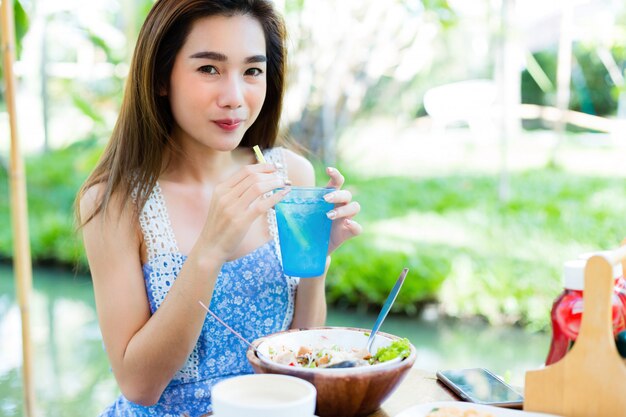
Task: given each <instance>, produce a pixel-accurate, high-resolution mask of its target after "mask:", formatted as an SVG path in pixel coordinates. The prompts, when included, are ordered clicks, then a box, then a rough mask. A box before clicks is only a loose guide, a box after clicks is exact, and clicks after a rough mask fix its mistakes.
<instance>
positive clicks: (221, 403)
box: [211, 374, 317, 417]
mask: <svg viewBox="0 0 626 417" xmlns="http://www.w3.org/2000/svg"><path fill="white" fill-rule="evenodd" d="M316 394H317V392H316V390H315V387H314V386H313V384H311V383H310V382H307V381H305V380H303V379H300V378H296V377H293V376H288V375H277V374H252V375H242V376H236V377H233V378H229V379H225V380H223V381H220V382H219V383H217V384H216V385H215V386H214V387H213V389H212V390H211V398H212V402H213V413H214V414H213V415H214V417H295V416H297V417H313V413H314V411H315V397H316Z"/></svg>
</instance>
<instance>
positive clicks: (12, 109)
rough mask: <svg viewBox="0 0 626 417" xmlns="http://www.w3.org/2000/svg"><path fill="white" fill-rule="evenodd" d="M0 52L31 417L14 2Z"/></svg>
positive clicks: (5, 12)
mask: <svg viewBox="0 0 626 417" xmlns="http://www.w3.org/2000/svg"><path fill="white" fill-rule="evenodd" d="M1 18H2V51H3V52H4V54H3V55H4V83H5V86H6V94H5V98H6V105H7V110H8V112H9V126H10V128H11V154H10V159H9V162H10V163H9V166H10V169H9V182H10V190H11V191H10V192H11V223H12V225H13V269H14V271H15V278H16V290H17V299H18V303H19V307H20V314H21V318H22V375H23V387H24V416H25V417H34V415H35V414H34V408H35V407H34V404H35V394H34V393H35V391H34V387H33V379H32V360H31V356H32V355H31V352H32V346H31V337H30V293H31V289H32V266H31V258H30V241H29V238H28V206H27V203H26V175H25V172H24V161H23V160H22V155H21V153H20V146H19V136H18V128H17V113H16V100H15V92H16V82H15V74H14V73H13V62H14V61H15V20H14V17H13V0H2V17H1Z"/></svg>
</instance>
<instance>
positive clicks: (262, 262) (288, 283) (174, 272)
mask: <svg viewBox="0 0 626 417" xmlns="http://www.w3.org/2000/svg"><path fill="white" fill-rule="evenodd" d="M264 156H265V158H266V159H267V161H268V162H270V163H275V162H280V163H281V165H282V168H281V169H279V174H280V175H282V176H283V177H284V178H286V177H287V172H286V168H285V167H286V165H285V163H284V161H283V157H282V149H281V148H275V149H270V150H267V151H266V152H264ZM165 203H166V202H165V200H164V198H163V194H162V192H161V188H160V186H159V184H158V183H157V184H156V185H155V187H154V189H153V190H152V192H151V194H150V196H149V198H148V201H147V203H146V205H145V206H144V208H143V211H142V212H141V214H140V225H141V229H142V232H143V235H144V239H145V242H146V246H147V250H148V261H147V263H146V264H145V265H143V274H144V280H145V284H146V292H147V294H148V299H149V301H150V309H151V311H152V313H154V312H155V311H156V310H157V309H158V308H159V306H160V305H161V303H163V300H164V299H165V297H166V296H167V294H168V292H169V289H170V288H171V286H172V284H173V283H174V281H175V280H176V277H177V276H178V273H179V272H180V270H181V268H182V266H183V264H184V262H185V260H186V256H185V255H183V254H181V253H180V251H179V249H178V245H177V243H176V238H175V236H174V233H173V231H172V227H171V224H170V219H169V216H168V213H167V207H166V204H165ZM268 224H269V229H270V235H271V236H272V239H271V240H270V241H269V242H267V243H265V244H264V245H263V246H261V247H259V248H258V249H256V250H254V251H253V252H251V253H249V254H247V255H245V256H243V257H241V258H238V259H235V260H233V261H231V262H226V263H225V264H224V265H223V267H222V269H221V271H220V273H219V275H218V278H217V281H216V283H215V288H214V291H213V296H212V299H211V304H210V306H209V308H210V309H211V311H212V312H214V313H215V314H217V316H218V317H220V318H221V319H222V320H224V321H225V322H226V323H228V324H229V325H230V326H231V327H233V328H234V329H235V330H237V331H238V332H239V333H241V334H242V335H243V336H244V337H245V338H246V339H247V340H249V341H252V340H255V339H257V338H259V337H262V336H266V335H268V334H270V333H275V332H278V331H281V330H285V329H287V328H289V325H290V324H291V321H292V319H293V314H294V299H295V293H296V288H297V285H298V278H292V277H288V276H286V275H284V273H283V270H282V265H281V261H280V253H279V250H280V249H279V246H278V233H277V230H276V216H275V213H274V211H273V210H270V211H269V212H268ZM189 302H190V303H194V302H197V300H189ZM246 349H247V346H246V345H245V344H243V342H241V341H240V340H239V339H238V338H237V337H236V336H234V335H233V334H232V333H230V331H229V330H228V329H226V328H224V326H223V325H221V324H220V323H219V322H217V321H216V320H215V319H213V318H212V317H211V316H210V315H207V317H206V319H205V321H204V324H203V327H202V332H201V334H200V337H199V339H198V342H197V343H196V346H195V348H194V349H193V352H192V353H191V355H190V356H189V358H188V359H187V362H186V363H185V365H184V366H183V367H182V368H181V369H180V370H179V371H178V372H177V373H176V375H175V376H174V379H173V380H172V381H171V382H170V384H169V385H168V387H167V388H166V389H165V392H164V393H163V395H162V397H161V399H160V400H159V402H158V403H157V404H156V405H154V406H151V407H143V406H140V405H138V404H134V403H132V402H130V401H128V400H127V399H125V398H124V397H123V396H121V397H120V398H119V399H118V400H117V401H116V402H115V403H114V404H113V405H112V406H111V407H109V408H108V409H107V410H106V411H105V412H104V413H103V414H102V415H103V416H182V415H184V414H187V415H189V416H191V417H193V416H200V415H202V414H205V413H207V412H208V411H210V410H211V397H210V394H211V387H212V386H213V385H214V384H215V383H216V382H218V381H220V380H221V379H224V378H226V377H229V376H234V375H240V374H245V373H251V372H252V368H251V367H250V365H249V364H248V361H247V359H246V356H245V352H246Z"/></svg>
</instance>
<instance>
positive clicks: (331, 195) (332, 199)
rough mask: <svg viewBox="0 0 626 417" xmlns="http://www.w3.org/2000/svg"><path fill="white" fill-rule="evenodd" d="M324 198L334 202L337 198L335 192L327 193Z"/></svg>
mask: <svg viewBox="0 0 626 417" xmlns="http://www.w3.org/2000/svg"><path fill="white" fill-rule="evenodd" d="M324 200H326V201H327V202H328V203H332V202H333V201H334V200H335V193H328V194H325V195H324Z"/></svg>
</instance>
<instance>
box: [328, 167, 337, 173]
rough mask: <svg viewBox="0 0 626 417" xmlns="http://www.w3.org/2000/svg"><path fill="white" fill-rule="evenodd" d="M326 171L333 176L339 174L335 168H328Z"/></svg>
mask: <svg viewBox="0 0 626 417" xmlns="http://www.w3.org/2000/svg"><path fill="white" fill-rule="evenodd" d="M326 171H327V172H328V173H329V174H332V173H335V172H337V170H336V169H335V168H333V167H328V168H326Z"/></svg>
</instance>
